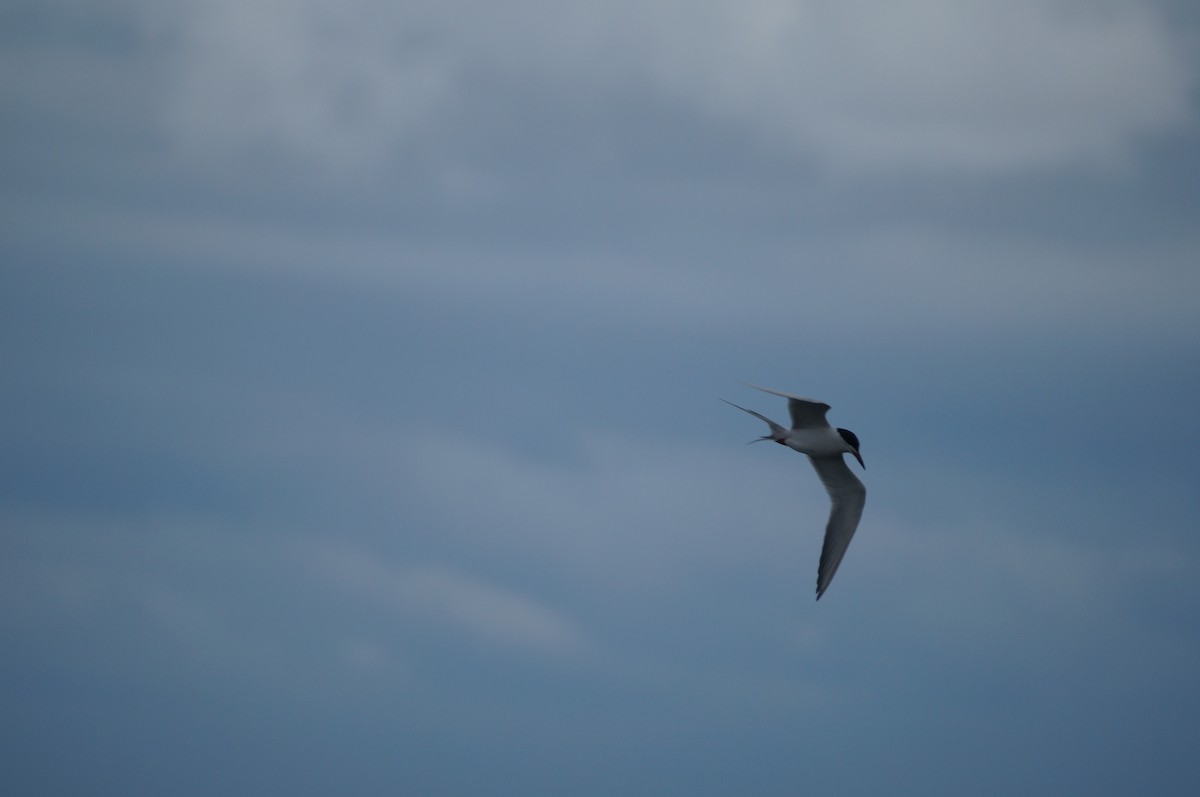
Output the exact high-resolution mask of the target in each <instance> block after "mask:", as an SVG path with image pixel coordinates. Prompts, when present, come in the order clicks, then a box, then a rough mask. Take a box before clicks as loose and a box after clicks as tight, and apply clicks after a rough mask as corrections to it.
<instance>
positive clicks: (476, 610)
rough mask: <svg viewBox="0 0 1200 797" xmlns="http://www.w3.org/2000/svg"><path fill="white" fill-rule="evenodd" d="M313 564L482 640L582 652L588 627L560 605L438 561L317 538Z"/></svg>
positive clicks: (343, 582)
mask: <svg viewBox="0 0 1200 797" xmlns="http://www.w3.org/2000/svg"><path fill="white" fill-rule="evenodd" d="M305 558H306V559H307V560H308V561H309V563H310V564H311V565H312V566H313V567H314V569H315V570H316V571H317V572H318V573H320V574H322V575H323V576H325V577H327V578H329V579H330V580H331V581H332V582H333V583H335V584H337V585H339V586H340V587H342V588H344V589H348V590H350V591H351V592H352V593H355V594H358V595H360V596H362V597H364V598H367V599H369V600H371V601H372V602H375V603H377V604H379V605H380V606H382V607H384V608H386V609H388V610H389V611H395V612H398V613H400V614H402V615H404V616H406V617H410V618H414V619H417V620H424V621H427V622H434V623H438V624H445V625H446V626H448V627H450V628H454V629H456V630H458V631H459V632H464V633H466V634H468V635H469V636H471V637H473V638H475V639H476V640H477V641H481V642H484V643H487V644H496V643H499V644H501V645H504V646H510V647H514V648H517V649H523V650H527V651H532V652H536V653H541V654H551V655H553V656H556V657H563V656H566V657H573V656H577V655H580V654H582V653H584V652H586V650H587V649H588V648H589V647H590V644H591V643H590V642H589V640H588V637H587V634H586V633H585V632H584V631H583V629H582V628H580V627H579V626H578V625H577V624H576V623H575V622H574V621H572V620H571V619H569V618H568V617H566V616H565V615H564V614H562V613H561V612H560V611H557V610H555V609H551V608H548V607H546V606H543V605H541V604H540V603H538V602H536V601H534V600H533V599H531V598H529V597H527V596H526V595H523V594H520V593H518V592H516V591H513V590H508V589H504V588H501V587H496V586H494V585H492V584H489V583H487V582H485V581H482V580H480V579H477V578H472V577H470V576H468V575H466V574H465V573H462V572H460V571H458V570H456V569H455V568H453V567H450V566H446V565H440V564H391V563H389V562H386V561H384V560H382V559H381V558H380V557H378V556H376V555H372V554H370V553H367V552H365V551H363V550H360V549H355V548H349V547H345V546H338V545H335V544H319V545H316V546H314V547H311V548H309V549H308V550H307V551H306V552H305Z"/></svg>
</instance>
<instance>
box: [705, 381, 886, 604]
mask: <svg viewBox="0 0 1200 797" xmlns="http://www.w3.org/2000/svg"><path fill="white" fill-rule="evenodd" d="M750 387H754V388H755V389H757V390H761V391H763V392H765V393H772V394H774V395H776V396H783V397H784V398H786V399H787V400H788V414H790V415H791V418H792V428H790V429H785V428H784V427H783V426H781V425H780V424H777V423H775V421H773V420H771V419H770V418H768V417H766V416H765V415H760V414H758V413H757V412H755V411H754V410H748V409H746V408H745V407H739V406H738V405H737V404H733V402H726V403H727V404H732V405H733V406H734V407H737V408H738V409H739V410H742V411H743V412H748V413H750V414H751V415H753V416H754V417H755V418H758V419H759V420H761V421H763V422H764V423H766V424H767V426H768V427H770V434H765V435H763V436H762V437H761V438H760V439H762V440H772V441H774V442H776V443H779V444H780V445H785V446H787V447H788V448H790V449H792V450H793V451H798V452H800V453H801V454H806V455H807V456H808V461H809V462H811V463H812V466H813V469H814V470H816V472H817V476H818V477H819V478H820V479H821V484H823V485H825V492H827V493H828V494H829V500H830V502H831V506H830V512H829V521H828V523H826V525H825V541H824V543H823V544H822V545H821V561H820V564H819V565H818V567H817V599H818V600H820V598H821V596H822V595H823V594H825V590H826V589H828V588H829V583H830V582H831V581H832V580H833V575H834V573H836V572H837V569H838V566H839V565H840V564H841V563H842V557H843V556H845V555H846V548H847V547H849V545H850V539H851V538H852V537H853V536H854V532H855V531H856V530H857V529H858V521H859V520H860V519H861V518H862V512H863V506H864V505H865V504H866V501H867V489H866V488H865V487H863V483H862V482H861V481H859V479H858V477H857V476H855V475H854V472H853V471H851V470H850V467H849V466H848V465H847V464H846V461H845V460H844V459H843V458H842V455H843V454H852V455H853V456H854V458H855V459H857V460H858V464H860V465H862V464H863V461H862V456H861V455H860V454H859V451H858V437H857V436H856V435H855V434H854V433H853V432H850V431H848V430H846V429H835V428H833V427H832V426H830V425H829V422H828V421H826V420H825V413H826V412H828V411H829V405H828V404H826V403H824V402H822V401H814V400H813V399H807V398H802V397H800V396H793V395H791V394H790V393H780V392H779V391H777V390H768V389H767V388H765V387H757V386H755V385H750ZM754 442H757V441H754ZM864 467H865V466H864Z"/></svg>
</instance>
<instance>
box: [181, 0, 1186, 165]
mask: <svg viewBox="0 0 1200 797" xmlns="http://www.w3.org/2000/svg"><path fill="white" fill-rule="evenodd" d="M181 31H182V41H183V47H182V51H181V52H182V53H183V55H182V58H181V60H180V62H179V66H180V72H179V75H180V82H179V86H178V91H177V92H176V93H175V95H174V96H173V97H172V98H171V100H170V103H169V106H170V110H169V114H170V120H171V124H172V127H173V129H174V130H175V132H176V133H177V135H178V136H179V138H180V140H182V141H184V142H185V143H187V144H188V145H189V146H191V147H193V148H198V149H200V150H205V149H213V148H215V149H216V150H218V151H228V150H230V149H234V150H236V149H244V148H250V149H254V148H257V149H259V150H260V151H261V152H264V153H268V152H271V151H272V150H274V149H275V148H279V149H281V150H282V151H284V152H290V153H291V154H292V155H294V156H296V157H298V158H299V159H301V160H308V161H310V162H311V163H317V164H324V165H326V166H332V167H334V168H339V169H344V168H351V169H353V168H363V167H371V166H376V165H378V164H379V163H380V162H381V161H382V160H385V159H386V158H387V157H388V156H389V154H390V153H393V152H395V151H398V150H402V149H404V148H406V147H409V146H412V145H413V143H414V138H419V137H421V136H423V135H424V134H425V133H427V132H429V131H430V130H441V132H442V133H445V132H447V131H446V130H445V125H448V124H458V125H462V124H464V121H463V120H464V119H470V120H471V122H470V124H473V125H479V126H480V127H481V128H482V129H484V130H485V131H486V129H487V127H488V125H489V124H490V123H491V122H493V121H495V120H494V119H489V118H487V115H488V114H492V113H497V111H496V110H495V109H494V108H493V109H490V110H483V109H474V115H471V114H472V111H471V109H470V108H469V106H470V105H471V99H470V90H469V86H470V84H471V81H472V80H474V79H476V78H478V77H479V76H480V75H486V76H487V79H488V80H489V81H490V82H489V84H488V85H489V86H490V87H491V90H493V91H494V90H495V89H496V87H497V86H500V87H507V90H510V91H514V92H518V93H519V92H533V93H534V94H537V95H540V96H542V100H541V101H542V103H543V105H544V107H543V110H546V111H549V112H551V113H552V112H553V110H552V109H553V108H554V106H555V105H556V104H558V103H562V102H572V101H576V102H578V101H582V102H585V103H587V104H589V106H603V104H604V99H603V98H604V96H606V95H607V94H611V92H614V91H616V92H619V91H621V90H622V87H624V86H631V85H632V86H638V87H640V88H641V89H643V90H651V91H656V92H658V93H659V94H660V96H662V98H663V99H664V101H666V102H672V103H678V104H681V105H682V106H684V107H689V108H691V109H692V110H693V111H695V112H696V113H698V114H700V115H702V116H707V117H710V118H711V119H712V120H714V122H716V123H717V124H720V125H726V126H728V127H729V128H731V129H733V130H737V131H741V132H742V133H743V134H744V135H746V136H748V137H750V138H753V139H757V140H758V141H760V142H763V143H766V144H767V145H768V146H771V147H774V148H776V149H777V150H778V151H780V152H781V153H784V154H788V153H791V154H798V155H801V156H804V157H807V158H811V159H814V160H815V161H817V162H819V163H821V164H823V165H826V166H829V167H832V168H834V169H840V170H853V171H867V172H871V171H876V170H880V169H882V170H891V169H897V168H899V169H913V168H915V169H937V170H951V171H959V170H962V171H967V172H992V171H997V170H1009V169H1030V168H1038V167H1045V166H1050V167H1062V166H1074V165H1079V164H1088V165H1094V164H1097V163H1099V164H1104V165H1110V166H1111V165H1113V164H1114V163H1119V162H1121V161H1122V160H1123V159H1124V158H1126V157H1128V155H1129V153H1130V152H1131V151H1132V148H1133V147H1134V146H1135V144H1136V142H1137V138H1138V136H1140V135H1142V134H1144V133H1152V132H1155V131H1159V130H1163V129H1165V128H1168V127H1170V126H1172V125H1176V124H1179V123H1180V122H1182V121H1183V120H1184V119H1185V118H1186V117H1187V116H1188V115H1189V113H1190V111H1189V109H1188V102H1189V99H1188V92H1189V90H1190V86H1191V84H1192V78H1193V75H1192V67H1191V65H1190V64H1189V63H1188V62H1187V61H1186V59H1185V57H1184V51H1183V46H1182V42H1181V40H1180V38H1179V36H1178V34H1177V33H1176V32H1174V31H1172V30H1171V29H1170V28H1169V27H1168V25H1167V23H1166V21H1165V19H1164V18H1163V17H1162V15H1160V14H1158V13H1156V12H1155V10H1154V8H1153V6H1150V5H1148V4H1145V3H1137V2H1133V0H1113V1H1112V2H1107V3H1102V4H1080V3H1071V2H1067V0H969V1H967V2H963V1H962V0H958V1H957V2H956V0H906V1H905V2H900V3H892V4H885V5H880V4H878V3H868V2H861V1H859V0H855V1H852V2H845V1H843V2H830V0H807V2H804V1H802V0H794V1H793V0H744V1H743V2H726V1H724V0H721V1H716V0H710V2H703V3H696V2H690V1H689V2H685V1H684V0H657V2H633V1H632V0H626V1H625V2H621V1H619V0H618V1H617V2H607V3H601V2H585V3H558V2H546V0H512V1H510V2H505V3H491V2H482V3H481V2H476V0H458V1H457V2H446V3H440V4H436V5H423V4H417V5H410V4H404V5H397V4H393V3H384V2H378V0H347V2H345V3H340V4H337V5H336V6H331V5H329V4H327V3H317V2H311V1H306V2H299V3H297V2H282V0H242V2H232V1H231V0H221V1H220V2H212V0H206V1H205V2H202V3H199V2H198V3H191V4H190V7H189V13H188V14H187V15H186V18H185V20H184V21H183V22H182V24H181ZM504 90H505V89H501V91H504ZM580 97H583V98H589V97H590V99H583V100H580V99H579V98H580ZM501 106H503V102H501ZM455 108H456V109H458V110H460V111H462V110H464V109H465V110H466V111H467V116H465V117H463V116H455V115H454V114H451V113H449V112H450V110H451V109H455ZM500 112H501V113H503V111H500ZM512 113H514V114H516V113H518V112H517V111H513V112H512ZM609 113H613V114H616V113H619V111H618V110H616V108H615V107H614V108H613V109H610V110H609ZM599 118H601V119H602V118H603V112H601V116H600V117H599ZM452 120H453V121H452ZM505 121H506V122H509V123H511V120H505ZM518 124H519V121H518ZM538 134H539V133H538V131H536V130H532V129H531V130H530V135H532V136H536V135H538ZM435 135H436V134H435ZM597 135H603V133H602V132H598V133H597Z"/></svg>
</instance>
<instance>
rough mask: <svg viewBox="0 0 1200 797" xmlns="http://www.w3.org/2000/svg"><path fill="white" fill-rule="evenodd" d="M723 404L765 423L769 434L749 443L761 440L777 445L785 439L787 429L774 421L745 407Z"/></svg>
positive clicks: (729, 403) (728, 402)
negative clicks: (768, 428) (769, 430)
mask: <svg viewBox="0 0 1200 797" xmlns="http://www.w3.org/2000/svg"><path fill="white" fill-rule="evenodd" d="M721 401H725V399H721ZM725 403H726V404H728V405H729V406H731V407H737V408H738V409H739V410H741V411H742V412H748V413H750V414H751V415H753V416H754V417H755V418H758V419H759V420H760V421H762V422H763V423H765V424H766V425H767V426H769V427H771V433H770V434H765V435H763V436H762V437H760V438H758V439H757V440H751V441H750V442H751V443H761V442H762V441H763V440H774V441H775V442H776V443H779V442H782V441H783V439H784V438H785V437H787V429H784V428H783V427H782V426H780V425H779V424H777V423H775V421H773V420H771V419H770V418H768V417H767V416H765V415H760V414H758V413H757V412H755V411H754V410H748V409H746V408H745V407H741V406H739V405H737V404H734V403H733V402H732V401H725Z"/></svg>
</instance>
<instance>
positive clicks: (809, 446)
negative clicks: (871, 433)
mask: <svg viewBox="0 0 1200 797" xmlns="http://www.w3.org/2000/svg"><path fill="white" fill-rule="evenodd" d="M784 434H785V435H786V437H784V438H783V440H780V441H779V442H781V443H783V444H784V445H785V446H787V447H788V448H790V449H792V450H793V451H799V452H800V453H801V454H807V455H808V456H810V457H836V456H837V455H838V454H853V453H854V449H853V448H851V447H850V445H849V444H848V443H847V442H846V441H845V440H843V439H842V436H841V435H840V434H838V433H837V431H836V430H835V429H834V428H833V427H832V426H817V427H814V428H808V429H785V430H784Z"/></svg>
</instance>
